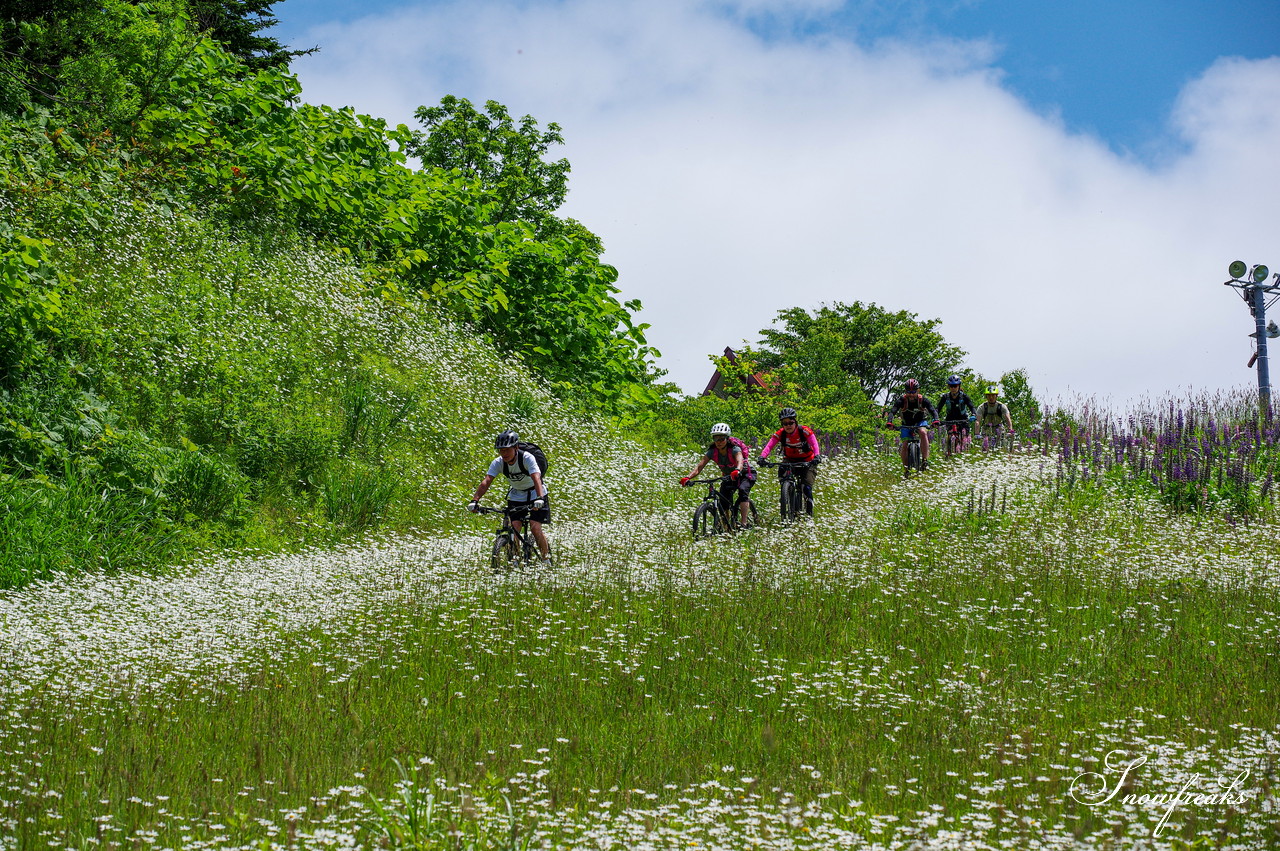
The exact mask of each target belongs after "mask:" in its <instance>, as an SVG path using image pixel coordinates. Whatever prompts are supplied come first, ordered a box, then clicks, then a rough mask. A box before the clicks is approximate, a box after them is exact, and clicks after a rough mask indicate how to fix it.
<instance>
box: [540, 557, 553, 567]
mask: <svg viewBox="0 0 1280 851" xmlns="http://www.w3.org/2000/svg"><path fill="white" fill-rule="evenodd" d="M551 567H552V565H551V557H550V556H548V557H547V558H544V559H543V560H542V569H543V570H550V569H551Z"/></svg>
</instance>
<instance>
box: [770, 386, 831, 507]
mask: <svg viewBox="0 0 1280 851" xmlns="http://www.w3.org/2000/svg"><path fill="white" fill-rule="evenodd" d="M778 421H779V422H780V423H781V424H782V428H780V429H778V430H777V431H775V432H774V433H773V436H772V437H770V438H769V440H768V441H767V442H766V443H765V445H764V448H763V449H761V450H760V460H761V461H764V460H765V459H766V458H768V457H769V453H770V452H772V451H773V448H774V447H775V446H781V447H782V458H783V460H784V461H786V462H788V463H791V464H803V463H805V462H810V463H808V464H807V465H806V466H804V467H794V468H792V469H794V470H797V471H798V474H797V478H798V479H799V480H800V482H801V484H802V485H803V486H804V506H805V511H807V512H808V514H809V516H810V517H812V516H813V483H814V482H815V481H816V480H817V478H818V469H817V467H816V466H815V463H814V462H818V461H821V460H822V449H821V448H820V447H819V446H818V436H817V435H816V434H814V433H813V429H811V428H809V427H808V426H802V425H800V423H799V421H798V420H796V409H795V408H783V409H782V410H781V411H779V412H778ZM783 470H784V468H782V467H779V468H778V478H779V479H781V478H782V477H783V475H784V473H783Z"/></svg>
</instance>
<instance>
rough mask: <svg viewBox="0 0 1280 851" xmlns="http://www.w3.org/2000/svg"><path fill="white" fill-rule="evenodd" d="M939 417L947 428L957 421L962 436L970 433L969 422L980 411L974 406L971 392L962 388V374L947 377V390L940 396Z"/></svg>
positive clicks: (974, 418) (962, 437) (976, 416)
mask: <svg viewBox="0 0 1280 851" xmlns="http://www.w3.org/2000/svg"><path fill="white" fill-rule="evenodd" d="M938 411H939V413H940V414H941V416H940V417H939V419H941V420H942V423H943V425H944V426H946V427H947V428H950V426H951V425H952V424H953V423H955V424H957V426H958V431H959V434H960V438H961V439H964V437H965V435H967V434H968V433H969V423H971V422H973V421H974V420H976V419H977V418H978V411H977V409H976V408H975V407H974V406H973V400H972V399H970V398H969V394H968V393H965V392H964V391H963V390H961V389H960V376H958V375H953V376H951V377H950V378H948V379H947V392H946V393H943V394H942V395H941V396H939V397H938Z"/></svg>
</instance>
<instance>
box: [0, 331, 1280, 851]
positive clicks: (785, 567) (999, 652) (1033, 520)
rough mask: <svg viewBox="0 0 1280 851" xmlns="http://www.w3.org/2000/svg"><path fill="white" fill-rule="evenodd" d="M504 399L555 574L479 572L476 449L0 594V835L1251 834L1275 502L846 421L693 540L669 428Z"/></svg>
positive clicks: (177, 839)
mask: <svg viewBox="0 0 1280 851" xmlns="http://www.w3.org/2000/svg"><path fill="white" fill-rule="evenodd" d="M446 338H447V335H446ZM469 376H470V379H469V380H465V381H464V380H461V378H460V377H459V383H458V395H459V397H460V398H459V399H457V400H455V404H461V403H462V402H463V397H465V401H466V402H467V403H470V402H471V401H473V400H474V399H476V398H484V397H486V396H487V395H488V393H487V391H485V392H481V393H480V394H479V396H473V395H467V394H468V392H471V393H474V392H475V391H474V390H472V391H468V390H466V389H465V388H468V387H470V388H481V389H482V390H483V389H484V388H488V387H490V386H493V385H492V384H490V383H489V381H487V380H480V379H478V377H477V376H476V374H475V373H474V372H471V373H469ZM493 378H494V380H495V381H496V380H498V376H496V375H495V376H494V377H493ZM503 380H506V381H508V382H514V383H515V384H516V385H517V386H518V385H519V382H520V381H521V380H522V379H521V377H520V375H519V372H518V370H517V371H516V373H515V374H510V375H506V377H505V378H504V379H503ZM526 389H527V390H528V393H529V398H530V399H532V400H534V401H531V402H530V406H529V408H528V410H527V411H526V412H525V413H526V417H525V419H523V420H522V421H521V427H522V428H523V429H524V430H525V431H526V432H528V433H529V434H530V435H531V436H536V437H537V438H538V439H539V441H540V443H541V444H542V445H543V446H544V447H547V448H548V449H549V454H550V455H551V458H552V464H553V467H552V472H551V475H550V476H549V482H550V486H551V488H552V491H553V494H554V496H555V499H556V503H555V504H556V512H557V520H556V522H555V523H554V524H553V526H552V539H553V547H554V551H555V558H556V565H555V567H554V569H552V570H550V571H541V570H538V571H528V572H515V573H511V574H502V575H494V574H492V573H491V572H490V571H489V565H488V558H487V552H488V549H489V540H490V539H491V536H492V525H493V524H492V523H490V522H487V521H486V520H485V519H482V518H476V517H472V516H470V515H467V514H465V512H463V511H462V502H463V501H465V496H464V497H462V498H461V499H460V498H458V497H457V494H461V493H462V492H463V491H465V490H466V489H467V487H469V485H470V483H471V482H473V481H474V480H476V479H478V477H479V475H480V473H481V471H482V468H483V466H484V464H485V462H486V460H487V456H488V453H487V452H486V451H485V450H483V449H475V450H468V452H467V453H462V454H460V455H459V456H458V458H457V461H458V466H457V470H458V471H459V472H458V475H457V479H456V480H455V481H453V482H451V483H450V484H449V485H448V486H446V485H445V484H443V483H440V484H437V485H436V487H437V488H438V489H439V490H440V491H441V492H444V491H447V490H449V489H452V490H453V491H455V495H454V496H452V497H444V496H442V497H441V498H440V499H439V500H438V501H436V502H435V503H434V510H435V511H436V512H438V514H439V516H440V517H441V518H444V517H446V516H448V517H449V518H451V520H450V524H451V525H450V526H449V527H448V528H443V527H442V528H440V529H439V530H438V531H434V532H432V533H431V534H408V533H384V534H382V535H380V536H377V537H371V538H369V539H367V540H363V541H360V542H355V543H350V544H348V545H345V546H342V547H339V548H323V547H316V548H312V549H308V550H304V551H301V552H296V553H292V554H277V555H263V554H254V553H251V552H250V553H242V554H236V553H225V554H223V555H220V556H218V557H216V558H214V557H211V558H206V559H203V560H197V561H194V562H191V563H189V564H185V565H182V566H176V567H173V568H172V569H170V570H168V571H164V572H161V573H159V574H155V575H121V576H116V577H112V578H108V577H103V576H86V577H81V578H75V577H69V578H65V579H55V580H52V581H49V582H44V583H39V584H36V585H33V586H31V587H29V588H26V589H24V590H21V591H11V592H6V593H5V594H4V596H3V598H0V624H2V628H0V636H3V638H0V641H3V643H4V647H3V648H0V659H2V660H3V661H2V662H0V683H3V689H2V693H3V694H4V712H3V718H4V721H3V728H2V729H0V752H2V753H3V760H2V761H0V781H2V782H0V789H3V793H2V794H0V819H3V824H4V830H3V833H4V834H5V835H6V836H7V837H8V838H7V839H6V840H5V845H6V847H12V848H29V847H36V846H37V845H39V846H45V845H49V846H58V847H76V848H91V847H100V848H102V847H166V848H179V847H181V848H213V847H218V848H249V847H253V848H282V849H283V848H348V847H350V848H355V847H403V848H831V847H854V848H975V847H976V848H1187V847H1196V848H1241V849H1244V848H1266V847H1274V846H1275V845H1276V844H1277V843H1280V813H1278V811H1277V804H1278V803H1280V801H1278V800H1277V793H1276V783H1277V780H1278V779H1280V766H1278V765H1277V761H1278V760H1280V709H1278V708H1277V707H1278V706H1280V702H1278V701H1277V700H1276V695H1275V691H1276V688H1277V685H1276V684H1277V683H1280V659H1278V657H1277V649H1278V647H1280V644H1278V642H1280V602H1277V594H1276V591H1277V583H1278V575H1277V562H1276V553H1277V552H1280V524H1277V516H1276V512H1275V509H1274V505H1273V503H1271V502H1270V501H1269V500H1263V501H1262V502H1261V503H1260V504H1258V505H1256V506H1255V508H1254V510H1253V511H1252V513H1251V514H1249V515H1248V516H1246V517H1244V518H1237V517H1231V516H1228V514H1229V512H1227V511H1224V510H1222V509H1221V508H1219V509H1216V510H1209V508H1208V507H1207V506H1206V509H1205V510H1203V511H1199V512H1185V511H1175V510H1172V509H1171V508H1170V507H1169V505H1168V500H1167V497H1165V495H1163V494H1162V492H1161V491H1160V490H1157V489H1155V488H1153V487H1148V486H1134V484H1133V482H1132V481H1128V480H1126V479H1125V478H1124V477H1123V476H1116V475H1111V474H1110V473H1108V471H1107V470H1104V468H1103V466H1102V465H1100V466H1098V467H1096V468H1094V467H1092V466H1089V465H1088V464H1085V463H1083V462H1082V461H1081V460H1080V453H1076V454H1075V455H1072V454H1071V453H1070V452H1064V451H1063V446H1062V445H1061V444H1060V443H1054V444H1052V445H1050V443H1048V442H1047V441H1045V442H1042V443H1041V444H1040V445H1039V446H1036V445H1035V444H1033V443H1031V442H1030V441H1029V440H1028V441H1027V443H1026V447H1025V451H1019V452H1014V453H1008V452H1001V453H983V452H975V453H972V454H971V455H968V456H965V457H963V458H959V459H952V460H949V461H943V460H939V461H938V462H937V463H935V465H934V467H933V469H931V471H930V472H929V473H927V474H925V475H924V476H922V477H918V478H915V479H912V480H911V481H903V480H902V479H901V476H900V472H899V464H898V462H897V461H896V458H894V457H893V456H890V455H888V454H886V453H885V452H883V451H882V450H881V449H880V448H877V447H874V446H870V447H866V448H863V449H860V450H851V451H848V452H845V453H843V454H841V455H839V456H837V457H836V458H834V459H832V460H831V461H830V462H829V463H828V464H826V465H824V466H823V468H822V470H821V474H820V477H819V489H818V492H817V500H818V511H817V518H816V520H815V522H813V523H809V522H802V523H798V524H795V525H792V526H783V525H782V524H781V523H780V522H778V521H777V519H776V513H777V512H776V507H775V506H774V504H773V500H774V499H776V494H777V484H776V481H775V480H774V479H773V478H772V476H771V475H769V474H762V476H761V479H760V483H759V484H758V485H757V486H756V489H755V491H754V493H755V495H756V496H757V497H758V502H759V504H760V506H761V509H762V512H763V513H764V514H765V515H766V516H767V517H768V518H769V520H768V522H767V523H766V525H765V526H763V527H762V528H759V529H755V530H751V531H748V532H743V533H738V534H736V535H733V536H723V537H718V538H712V539H709V540H702V541H694V540H693V539H692V536H691V535H690V530H689V517H690V515H691V513H692V509H693V507H694V505H695V504H696V502H697V497H698V494H696V493H694V492H692V491H689V490H681V489H680V488H679V487H677V486H676V484H675V480H676V478H677V477H678V476H679V475H680V474H681V473H682V472H683V470H685V469H687V467H688V465H689V464H690V463H691V461H692V457H693V456H692V454H691V453H667V452H654V451H652V450H647V449H644V448H642V447H641V446H640V445H639V444H636V443H633V442H630V441H629V440H627V439H626V438H625V437H624V436H622V435H619V434H617V433H615V432H612V431H610V430H609V428H607V427H605V426H602V425H600V424H598V423H582V422H572V421H568V420H566V419H565V418H563V417H562V416H561V415H560V411H559V410H558V408H557V407H556V406H555V405H554V404H553V403H550V402H549V401H548V400H547V399H546V398H545V397H539V396H538V394H537V393H536V387H534V386H533V385H527V386H526ZM498 413H499V412H495V413H494V415H495V416H496V415H498ZM1068 445H1069V443H1068ZM463 455H467V456H468V457H463ZM1108 469H1110V468H1108ZM1262 487H1263V483H1261V482H1256V481H1255V482H1254V483H1253V484H1252V488H1253V490H1254V495H1255V497H1256V496H1257V495H1258V493H1259V491H1260V489H1261V488H1262Z"/></svg>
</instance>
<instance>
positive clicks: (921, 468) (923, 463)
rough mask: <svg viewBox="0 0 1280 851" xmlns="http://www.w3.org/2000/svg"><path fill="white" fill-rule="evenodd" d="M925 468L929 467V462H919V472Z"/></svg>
mask: <svg viewBox="0 0 1280 851" xmlns="http://www.w3.org/2000/svg"><path fill="white" fill-rule="evenodd" d="M927 469H929V462H928V461H921V462H920V472H922V473H923V472H924V471H925V470H927Z"/></svg>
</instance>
